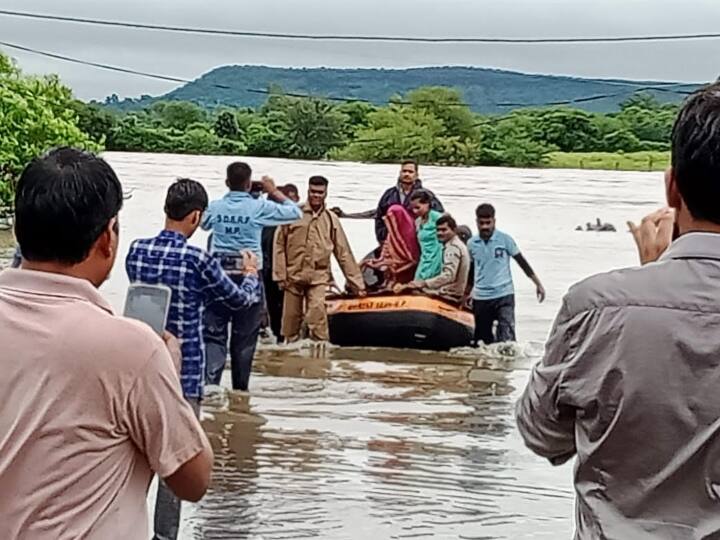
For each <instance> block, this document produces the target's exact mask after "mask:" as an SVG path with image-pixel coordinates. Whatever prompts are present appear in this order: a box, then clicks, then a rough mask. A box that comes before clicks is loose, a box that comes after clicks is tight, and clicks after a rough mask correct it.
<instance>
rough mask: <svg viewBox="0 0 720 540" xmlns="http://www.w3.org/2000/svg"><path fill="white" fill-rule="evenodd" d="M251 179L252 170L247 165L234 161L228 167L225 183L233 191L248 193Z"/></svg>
mask: <svg viewBox="0 0 720 540" xmlns="http://www.w3.org/2000/svg"><path fill="white" fill-rule="evenodd" d="M250 178H252V169H251V168H250V165H248V164H247V163H243V162H242V161H236V162H234V163H231V164H230V165H228V168H227V183H228V187H229V188H230V189H231V190H233V191H248V188H249V187H250Z"/></svg>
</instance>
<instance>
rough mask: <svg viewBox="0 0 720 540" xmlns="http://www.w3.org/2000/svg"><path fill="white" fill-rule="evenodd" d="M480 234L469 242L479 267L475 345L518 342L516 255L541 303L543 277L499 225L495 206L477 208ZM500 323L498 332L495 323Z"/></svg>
mask: <svg viewBox="0 0 720 540" xmlns="http://www.w3.org/2000/svg"><path fill="white" fill-rule="evenodd" d="M475 216H476V218H477V227H478V236H474V237H473V238H471V239H470V241H469V242H468V250H469V252H470V257H471V259H472V262H473V265H474V267H475V277H474V286H473V288H472V300H473V313H474V315H475V340H474V341H475V344H476V345H479V344H480V342H483V343H485V344H486V345H489V344H491V343H496V342H507V341H515V288H514V285H513V279H512V273H511V271H510V258H511V257H512V258H513V259H515V261H516V262H517V263H518V264H519V265H520V268H522V269H523V272H525V275H527V276H528V277H529V278H530V279H531V280H532V282H533V283H534V284H535V287H536V294H537V298H538V301H539V302H543V301H544V300H545V289H544V287H543V286H542V283H541V282H540V279H539V278H538V277H537V275H535V272H534V271H533V269H532V268H531V267H530V264H528V262H527V261H526V260H525V257H523V256H522V253H520V249H518V247H517V244H516V243H515V240H513V239H512V237H511V236H510V235H509V234H505V233H504V232H502V231H498V230H497V229H496V228H495V208H493V206H492V205H490V204H481V205H480V206H478V207H477V209H476V211H475ZM495 322H497V331H496V332H495V333H494V332H493V325H494V324H495Z"/></svg>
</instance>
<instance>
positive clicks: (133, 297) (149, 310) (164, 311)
mask: <svg viewBox="0 0 720 540" xmlns="http://www.w3.org/2000/svg"><path fill="white" fill-rule="evenodd" d="M171 296H172V291H171V290H170V288H169V287H166V286H165V285H130V287H129V288H128V292H127V297H126V298H125V312H124V313H123V314H124V315H125V317H129V318H131V319H137V320H139V321H143V322H144V323H146V324H147V325H149V326H150V328H152V329H153V330H154V331H155V333H156V334H158V335H159V336H161V335H162V334H163V332H164V331H165V325H166V324H167V316H168V311H169V310H170V297H171Z"/></svg>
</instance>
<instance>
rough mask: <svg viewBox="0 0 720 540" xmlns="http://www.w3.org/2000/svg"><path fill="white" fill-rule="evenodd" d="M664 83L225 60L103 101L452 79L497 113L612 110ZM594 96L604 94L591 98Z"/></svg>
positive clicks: (345, 89) (369, 94)
mask: <svg viewBox="0 0 720 540" xmlns="http://www.w3.org/2000/svg"><path fill="white" fill-rule="evenodd" d="M668 84H670V83H661V82H657V81H654V82H653V81H622V80H617V79H616V80H611V79H581V78H576V77H562V76H555V75H532V74H527V73H516V72H512V71H502V70H496V69H485V68H474V67H427V68H412V69H330V68H292V69H290V68H273V67H266V66H224V67H219V68H216V69H214V70H212V71H210V72H209V73H206V74H205V75H203V76H202V77H200V78H199V79H197V80H195V81H193V82H191V83H188V84H185V85H184V86H181V87H179V88H177V89H175V90H173V91H171V92H169V93H168V94H165V95H163V96H155V97H153V96H147V95H146V96H143V97H142V98H140V99H125V100H119V99H118V98H117V96H111V97H109V98H107V99H106V100H105V104H106V105H108V106H110V107H112V108H115V109H118V110H131V109H137V108H142V107H146V106H148V105H150V104H152V103H153V102H155V101H159V100H185V101H192V102H195V103H198V104H200V105H203V106H205V107H209V108H212V107H216V106H218V105H232V106H236V107H253V108H255V107H258V106H260V105H261V104H262V103H263V102H264V101H265V99H266V97H267V96H266V95H265V94H264V93H263V92H266V91H267V90H268V89H269V88H272V87H278V88H281V89H282V90H284V91H285V92H296V93H302V94H312V95H316V96H324V97H336V98H337V97H340V98H354V99H362V100H368V101H371V102H373V103H375V104H378V105H381V104H384V103H387V101H388V99H390V98H391V97H392V96H394V95H396V94H398V93H400V94H402V93H405V92H407V91H408V90H412V89H414V88H417V87H420V86H450V87H455V88H458V89H460V90H461V91H462V93H463V96H464V98H465V100H466V102H467V103H468V104H470V106H471V108H472V109H473V110H474V111H475V112H479V113H501V112H507V111H508V110H512V109H514V108H519V106H521V105H526V106H533V105H538V106H540V105H546V104H549V103H555V102H558V101H573V103H571V105H572V106H574V107H577V108H581V109H585V110H587V111H593V112H611V111H614V110H617V109H618V106H619V104H620V103H621V102H622V101H624V100H625V99H627V98H628V97H629V96H630V95H632V93H633V92H635V91H637V90H642V89H643V88H646V87H648V86H662V85H668ZM696 87H697V85H693V84H675V85H673V86H671V87H669V88H668V89H671V90H681V91H687V90H692V89H694V88H696ZM668 89H666V90H665V91H658V90H649V91H648V92H649V93H650V94H652V95H654V96H655V97H656V98H657V99H658V100H660V101H663V102H677V101H680V100H681V99H682V98H683V95H682V94H679V93H674V92H669V91H667V90H668ZM597 96H603V97H601V98H600V99H595V98H596V97H597ZM588 98H590V99H588ZM586 99H587V101H585V100H586Z"/></svg>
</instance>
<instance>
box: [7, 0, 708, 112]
mask: <svg viewBox="0 0 720 540" xmlns="http://www.w3.org/2000/svg"><path fill="white" fill-rule="evenodd" d="M3 7H4V8H5V9H15V10H18V11H34V12H41V13H55V14H59V13H62V14H63V15H70V16H86V17H94V18H103V19H117V20H126V21H136V22H153V23H162V24H173V25H184V26H199V27H207V28H227V29H237V30H258V31H272V32H305V33H333V34H374V35H379V34H385V35H423V36H495V37H529V36H532V37H557V36H599V35H631V34H634V35H638V34H669V33H674V34H676V33H696V32H713V31H716V30H717V27H716V25H714V24H713V22H714V21H717V20H719V19H720V2H716V1H715V0H695V1H692V2H690V1H686V2H679V1H677V0H652V1H649V0H625V1H621V0H603V1H599V0H596V1H593V2H590V1H584V2H579V1H577V0H505V1H502V2H501V1H497V0H364V1H361V0H343V1H337V0H265V1H262V2H261V1H244V2H238V1H231V0H215V1H207V2H200V1H198V0H175V1H173V2H170V1H161V0H144V1H140V0H127V1H124V2H122V3H119V2H113V3H110V2H102V3H101V2H92V3H91V2H89V1H81V0H67V1H66V2H64V3H63V9H62V11H60V10H59V8H58V7H57V4H56V3H55V2H52V1H51V0H5V1H4V2H3ZM0 36H2V39H3V40H4V41H8V42H14V43H18V44H21V45H25V46H28V47H33V48H37V49H43V50H47V51H51V52H57V53H60V54H65V55H68V56H75V57H79V58H82V59H86V60H91V61H95V62H104V63H108V64H114V65H118V66H123V67H130V68H134V69H139V70H144V71H151V72H156V73H161V74H165V75H171V76H177V77H183V78H188V79H193V78H195V77H197V76H199V75H200V74H202V73H204V72H206V71H209V70H211V69H212V68H214V67H216V66H219V65H226V64H267V65H275V66H330V67H348V66H358V67H409V66H419V65H474V66H481V67H494V68H502V69H511V70H517V71H526V72H532V73H556V74H566V75H577V76H587V77H618V78H633V79H650V80H678V81H706V80H714V79H715V78H717V75H718V66H717V62H716V58H718V56H719V54H720V40H708V41H694V42H665V43H636V44H593V45H480V44H472V45H468V44H452V45H448V44H443V45H432V44H429V45H418V44H389V43H352V42H332V43H328V42H307V41H285V40H268V39H240V38H229V37H211V36H199V35H183V34H170V33H164V32H150V31H140V30H127V29H112V28H99V27H91V26H85V25H76V24H69V23H59V22H57V23H51V22H43V21H33V20H25V19H17V18H10V17H2V16H0ZM6 52H9V53H10V54H11V55H12V56H15V57H16V58H18V60H19V62H20V64H21V67H23V69H25V70H26V71H28V72H37V73H43V72H56V73H59V74H60V75H61V77H62V78H63V80H64V81H66V82H67V83H68V84H69V85H70V86H72V87H73V89H74V90H75V92H76V94H77V95H78V96H80V97H82V98H85V99H88V98H102V97H104V96H106V95H108V94H110V93H113V92H115V93H117V94H119V95H121V96H137V95H140V94H143V93H149V94H156V93H162V92H165V91H167V90H169V89H171V88H172V87H173V86H174V85H173V84H172V83H165V82H161V81H154V80H149V79H143V78H139V77H133V76H130V75H123V74H118V73H111V72H105V71H101V70H97V69H94V68H89V67H82V66H76V65H72V64H67V63H63V62H59V61H56V60H51V59H46V58H41V57H37V56H34V55H30V54H26V53H17V52H15V51H6ZM439 82H441V81H439Z"/></svg>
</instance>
